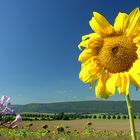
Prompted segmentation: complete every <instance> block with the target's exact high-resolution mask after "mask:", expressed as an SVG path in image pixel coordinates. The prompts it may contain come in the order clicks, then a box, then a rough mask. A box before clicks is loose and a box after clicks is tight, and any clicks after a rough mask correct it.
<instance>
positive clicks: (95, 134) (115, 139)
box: [0, 123, 140, 140]
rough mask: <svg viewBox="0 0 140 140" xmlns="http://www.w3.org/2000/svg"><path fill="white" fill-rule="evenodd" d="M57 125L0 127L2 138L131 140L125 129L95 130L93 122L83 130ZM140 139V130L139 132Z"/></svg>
mask: <svg viewBox="0 0 140 140" xmlns="http://www.w3.org/2000/svg"><path fill="white" fill-rule="evenodd" d="M61 127H63V126H57V127H56V129H55V130H52V131H50V130H49V129H48V127H46V128H45V129H44V128H40V129H37V130H31V129H30V126H29V125H24V126H23V127H21V128H19V129H7V128H0V140H93V139H94V140H120V139H121V140H131V138H130V133H129V132H125V131H108V130H102V131H101V130H95V129H94V128H93V126H92V124H90V123H87V124H85V127H84V129H83V131H82V132H79V131H78V130H71V131H70V130H67V128H66V127H63V129H57V128H61ZM137 136H138V140H140V132H137Z"/></svg>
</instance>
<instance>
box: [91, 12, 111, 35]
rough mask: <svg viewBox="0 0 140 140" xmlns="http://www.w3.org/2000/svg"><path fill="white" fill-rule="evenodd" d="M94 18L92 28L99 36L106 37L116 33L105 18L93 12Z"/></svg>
mask: <svg viewBox="0 0 140 140" xmlns="http://www.w3.org/2000/svg"><path fill="white" fill-rule="evenodd" d="M93 16H94V17H93V18H92V19H91V20H90V21H89V24H90V27H91V28H92V29H93V30H94V31H95V32H96V33H98V34H99V35H101V36H103V37H106V36H108V35H110V34H112V33H114V29H113V27H112V25H111V24H110V23H109V22H108V21H107V20H106V19H105V17H104V16H102V15H101V14H99V13H97V12H93Z"/></svg>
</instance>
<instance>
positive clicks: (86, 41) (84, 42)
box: [78, 33, 99, 50]
mask: <svg viewBox="0 0 140 140" xmlns="http://www.w3.org/2000/svg"><path fill="white" fill-rule="evenodd" d="M91 38H92V39H95V40H96V39H97V38H99V35H98V34H96V33H91V34H88V35H84V36H82V41H81V42H80V43H79V45H78V48H79V49H80V50H82V49H81V47H85V48H87V47H88V46H89V41H90V39H91Z"/></svg>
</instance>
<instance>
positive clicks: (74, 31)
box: [0, 0, 140, 104]
mask: <svg viewBox="0 0 140 140" xmlns="http://www.w3.org/2000/svg"><path fill="white" fill-rule="evenodd" d="M139 5H140V2H139V0H127V1H126V0H124V1H122V2H118V1H117V0H114V1H113V0H112V1H111V0H105V1H102V0H94V1H92V0H71V1H70V0H69V1H68V0H67V1H66V0H61V1H59V0H20V1H19V0H12V1H11V0H1V1H0V96H2V95H7V96H9V97H10V98H11V100H12V102H13V103H14V104H26V103H32V102H37V103H39V102H40V103H42V102H43V103H49V102H61V101H79V100H96V98H95V95H94V90H92V91H91V90H90V89H89V85H85V84H83V83H82V82H81V81H80V80H79V78H78V75H79V71H80V65H81V64H80V63H79V62H78V61H77V58H78V55H79V54H80V51H79V50H78V48H77V45H78V43H79V42H80V40H81V36H82V35H84V34H88V33H91V32H92V30H91V29H90V27H89V24H88V22H89V20H90V19H91V17H92V12H93V11H97V12H99V13H101V14H103V15H104V16H105V17H106V18H107V19H108V20H109V21H110V22H111V23H113V21H114V18H115V17H116V15H117V13H118V12H119V11H122V12H126V13H129V12H130V11H131V10H132V9H134V8H135V7H138V6H139ZM130 90H131V91H132V92H133V95H132V94H131V95H132V99H139V98H140V90H138V92H135V90H134V88H133V87H131V88H130ZM123 99H124V96H123V95H121V96H118V95H116V96H114V97H111V98H110V100H123Z"/></svg>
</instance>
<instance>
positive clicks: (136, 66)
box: [129, 56, 140, 74]
mask: <svg viewBox="0 0 140 140" xmlns="http://www.w3.org/2000/svg"><path fill="white" fill-rule="evenodd" d="M138 57H139V56H138ZM129 72H131V73H138V74H140V59H137V60H136V61H135V62H134V63H133V66H132V67H131V69H130V70H129Z"/></svg>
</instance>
